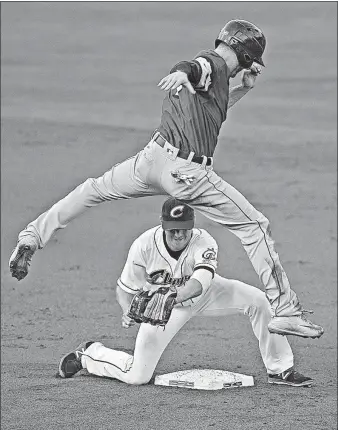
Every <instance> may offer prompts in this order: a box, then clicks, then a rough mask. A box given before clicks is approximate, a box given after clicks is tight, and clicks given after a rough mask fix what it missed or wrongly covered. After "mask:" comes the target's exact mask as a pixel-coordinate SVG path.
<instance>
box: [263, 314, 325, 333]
mask: <svg viewBox="0 0 338 430" xmlns="http://www.w3.org/2000/svg"><path fill="white" fill-rule="evenodd" d="M304 313H313V311H306V310H303V311H302V314H301V315H293V316H289V317H278V316H277V317H273V318H272V319H271V321H270V322H269V324H268V330H269V332H270V333H275V334H281V335H283V336H285V335H294V336H300V337H311V338H312V339H315V338H316V337H320V336H321V335H322V334H323V333H324V329H323V327H321V326H320V325H317V324H314V323H313V322H311V321H310V320H308V319H307V318H306V317H305V315H304Z"/></svg>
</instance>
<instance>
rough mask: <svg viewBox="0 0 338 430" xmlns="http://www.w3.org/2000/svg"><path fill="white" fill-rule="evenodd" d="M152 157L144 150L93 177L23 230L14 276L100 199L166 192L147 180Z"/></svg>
mask: <svg viewBox="0 0 338 430" xmlns="http://www.w3.org/2000/svg"><path fill="white" fill-rule="evenodd" d="M150 164H151V161H149V160H148V159H147V158H146V157H145V151H141V152H140V153H138V154H137V155H135V156H134V157H131V158H129V159H128V160H126V161H124V162H122V163H120V164H117V165H115V166H113V168H112V169H110V170H108V171H107V172H106V173H105V174H104V175H102V176H101V177H99V178H96V179H94V178H89V179H87V180H86V181H85V182H84V183H83V184H81V185H79V186H78V187H77V188H75V189H74V190H73V191H72V192H70V193H69V194H68V195H67V196H66V197H64V198H63V199H62V200H60V201H58V202H57V203H55V204H54V205H53V206H52V207H51V208H50V209H49V210H47V211H46V212H44V213H43V214H41V215H40V216H39V217H38V218H37V219H36V220H34V221H32V222H31V223H29V224H28V226H27V227H26V228H25V229H24V230H23V231H21V232H20V233H19V239H18V244H17V246H16V248H15V249H14V251H13V253H12V256H11V258H10V261H9V266H10V270H11V272H12V276H13V277H15V278H17V279H18V280H21V279H23V278H24V277H25V276H26V275H27V273H28V266H29V263H30V260H31V258H32V256H33V254H34V252H35V251H36V249H38V248H40V249H41V248H43V247H44V246H45V245H46V243H47V242H48V241H49V239H50V238H51V237H52V235H53V234H54V233H55V232H56V231H57V230H59V229H62V228H65V227H66V226H67V225H68V224H69V222H70V221H72V220H73V219H75V218H77V217H79V216H80V215H81V214H83V213H84V212H86V211H87V209H89V208H91V207H94V206H97V205H99V204H100V203H103V202H107V201H111V200H121V199H130V198H136V197H143V196H149V195H159V194H163V193H164V192H163V191H162V190H161V189H160V188H156V187H154V186H151V185H149V184H148V182H147V175H148V170H149V168H150V167H151V166H150Z"/></svg>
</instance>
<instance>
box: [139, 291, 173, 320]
mask: <svg viewBox="0 0 338 430" xmlns="http://www.w3.org/2000/svg"><path fill="white" fill-rule="evenodd" d="M176 297H177V291H176V288H174V287H160V288H159V289H158V290H157V291H155V292H154V294H153V295H152V296H151V299H150V301H149V303H148V304H147V307H146V309H145V311H144V313H143V322H146V323H149V324H151V325H159V326H165V325H166V324H167V322H168V321H169V318H170V315H171V312H172V310H173V307H174V306H175V304H176V300H175V299H176Z"/></svg>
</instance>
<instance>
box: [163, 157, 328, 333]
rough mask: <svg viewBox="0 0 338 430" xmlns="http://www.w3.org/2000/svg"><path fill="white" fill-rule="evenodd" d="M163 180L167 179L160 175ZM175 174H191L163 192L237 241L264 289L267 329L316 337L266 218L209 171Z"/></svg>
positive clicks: (184, 168)
mask: <svg viewBox="0 0 338 430" xmlns="http://www.w3.org/2000/svg"><path fill="white" fill-rule="evenodd" d="M165 173H167V174H166V176H165V175H163V177H164V178H168V177H169V174H168V172H165V171H164V174H165ZM180 175H181V176H182V175H184V176H187V175H190V176H191V177H192V178H193V180H192V182H191V183H189V184H185V183H184V182H181V183H180V184H173V182H172V181H168V180H167V181H166V183H165V181H163V187H164V189H165V190H166V191H167V192H168V193H169V194H173V193H174V195H175V197H176V198H178V199H181V200H183V201H184V202H185V203H187V204H188V205H190V206H192V207H193V208H195V209H197V210H198V211H199V212H201V213H202V214H203V215H205V216H206V217H208V218H210V219H211V220H213V221H215V222H217V223H218V224H220V225H222V226H224V227H226V228H227V229H228V230H229V231H231V233H233V234H235V235H236V236H237V237H238V238H239V239H240V241H241V243H242V245H243V247H244V249H245V251H246V253H247V255H248V257H249V258H250V261H251V263H252V265H253V267H254V269H255V270H256V273H257V274H258V276H259V279H260V280H261V282H262V284H263V285H264V287H265V293H266V298H267V299H268V301H269V303H270V306H271V309H272V312H273V313H272V316H273V319H272V320H271V321H270V323H269V326H268V327H269V330H270V331H271V332H273V333H277V334H282V335H285V334H290V335H296V336H300V337H312V338H315V337H320V336H321V335H322V334H323V333H324V330H323V328H322V327H321V326H319V325H316V324H313V323H312V322H311V321H309V320H308V319H307V318H306V317H305V315H304V314H305V312H306V311H305V310H304V309H302V307H301V305H300V303H299V300H298V297H297V295H296V293H295V292H294V291H293V290H292V289H291V286H290V283H289V280H288V278H287V275H286V273H285V271H284V269H283V267H282V264H281V262H280V259H279V255H278V254H277V252H276V250H275V244H274V241H273V239H272V237H271V231H270V225H269V221H268V219H267V218H266V217H265V216H264V215H263V214H261V213H260V212H259V211H258V210H256V209H255V208H254V207H253V206H252V205H251V204H250V203H249V202H248V200H247V199H246V198H245V197H244V196H243V195H242V194H241V193H240V192H239V191H237V190H236V189H235V188H234V187H232V186H231V185H230V184H228V183H227V182H226V181H224V180H223V179H222V178H221V177H220V176H218V175H217V174H216V173H215V172H214V171H213V170H212V167H209V168H208V167H206V168H205V169H204V168H201V167H200V168H199V169H198V168H196V165H195V164H194V163H190V164H186V165H181V166H180Z"/></svg>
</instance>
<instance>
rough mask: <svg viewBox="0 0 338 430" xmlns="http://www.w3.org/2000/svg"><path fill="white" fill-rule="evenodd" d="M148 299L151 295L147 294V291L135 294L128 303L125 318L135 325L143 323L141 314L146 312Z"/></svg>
mask: <svg viewBox="0 0 338 430" xmlns="http://www.w3.org/2000/svg"><path fill="white" fill-rule="evenodd" d="M150 299H151V294H149V291H139V292H138V293H136V294H135V296H134V297H133V300H132V301H131V303H130V306H129V310H128V313H127V316H128V317H129V318H131V319H133V320H134V321H136V322H137V323H141V322H143V313H144V311H145V310H146V307H147V304H148V303H149V302H150Z"/></svg>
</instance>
